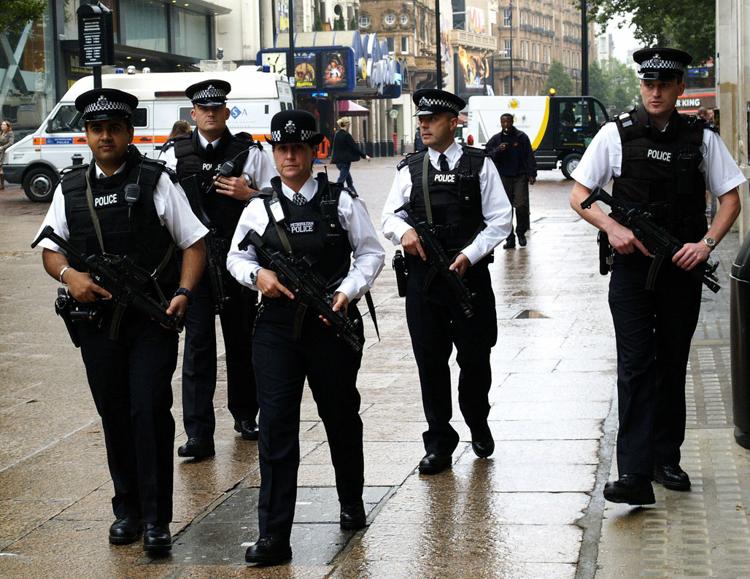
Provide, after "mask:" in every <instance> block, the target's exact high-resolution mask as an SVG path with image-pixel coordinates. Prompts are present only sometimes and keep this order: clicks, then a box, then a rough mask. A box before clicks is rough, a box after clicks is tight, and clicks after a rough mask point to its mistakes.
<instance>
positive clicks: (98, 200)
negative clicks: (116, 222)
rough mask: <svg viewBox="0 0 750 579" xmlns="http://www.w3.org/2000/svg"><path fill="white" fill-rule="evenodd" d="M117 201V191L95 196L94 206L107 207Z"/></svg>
mask: <svg viewBox="0 0 750 579" xmlns="http://www.w3.org/2000/svg"><path fill="white" fill-rule="evenodd" d="M115 203H117V193H110V194H109V195H103V196H102V197H95V198H94V207H106V206H107V205H114V204H115Z"/></svg>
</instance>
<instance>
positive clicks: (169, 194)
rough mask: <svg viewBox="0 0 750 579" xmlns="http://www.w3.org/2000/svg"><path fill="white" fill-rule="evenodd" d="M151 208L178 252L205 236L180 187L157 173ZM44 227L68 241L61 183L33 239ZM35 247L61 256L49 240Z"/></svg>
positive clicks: (102, 173)
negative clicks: (50, 228)
mask: <svg viewBox="0 0 750 579" xmlns="http://www.w3.org/2000/svg"><path fill="white" fill-rule="evenodd" d="M95 167H96V178H97V179H101V178H102V177H103V176H105V175H104V172H103V171H102V170H101V169H100V168H99V166H98V165H95ZM124 169H125V164H123V165H122V166H121V167H120V168H119V169H117V171H115V175H116V174H117V173H120V172H122V171H123V170H124ZM154 207H155V208H156V213H157V214H158V216H159V221H161V224H162V225H163V226H165V227H166V228H167V231H169V234H170V235H171V236H172V239H173V240H174V242H175V243H176V244H177V246H178V247H179V248H180V249H187V248H188V247H190V246H191V245H193V244H194V243H195V242H196V241H198V240H199V239H201V238H202V237H203V236H204V235H206V233H208V229H206V228H205V227H204V226H203V224H202V223H201V222H200V221H198V218H197V217H196V216H195V215H194V214H193V211H192V209H190V203H188V200H187V197H186V196H185V192H184V191H183V190H182V187H180V186H179V185H175V184H174V183H172V180H171V179H170V178H169V176H168V175H167V174H165V173H162V174H161V176H160V177H159V181H158V182H157V183H156V188H155V189H154ZM47 225H50V226H52V228H53V229H54V230H55V233H57V235H59V236H60V237H62V238H63V239H65V240H67V239H69V238H70V230H69V229H68V221H67V218H66V217H65V197H64V196H63V192H62V184H58V185H57V188H56V189H55V193H54V195H53V196H52V204H51V205H50V207H49V209H48V210H47V215H46V216H45V217H44V221H43V222H42V226H41V227H40V228H39V231H38V232H37V236H39V233H41V231H42V229H44V228H45V227H46V226H47ZM39 246H40V247H44V248H46V249H51V250H52V251H57V252H58V253H65V252H64V251H62V250H61V249H60V247H59V246H58V245H57V244H56V243H53V242H52V241H51V240H49V239H44V240H42V241H41V242H40V243H39ZM105 249H106V247H105Z"/></svg>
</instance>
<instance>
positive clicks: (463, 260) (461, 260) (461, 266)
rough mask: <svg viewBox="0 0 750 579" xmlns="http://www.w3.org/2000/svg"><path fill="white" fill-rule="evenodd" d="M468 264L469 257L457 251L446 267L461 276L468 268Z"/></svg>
mask: <svg viewBox="0 0 750 579" xmlns="http://www.w3.org/2000/svg"><path fill="white" fill-rule="evenodd" d="M469 266H471V262H470V261H469V258H468V257H466V256H465V255H464V254H463V253H459V254H458V255H457V256H456V259H454V260H453V263H452V264H451V265H450V267H449V268H448V269H450V270H452V271H455V272H456V273H457V274H458V275H459V276H461V277H463V276H464V274H465V273H466V270H467V269H469Z"/></svg>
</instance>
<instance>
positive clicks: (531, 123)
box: [464, 95, 608, 179]
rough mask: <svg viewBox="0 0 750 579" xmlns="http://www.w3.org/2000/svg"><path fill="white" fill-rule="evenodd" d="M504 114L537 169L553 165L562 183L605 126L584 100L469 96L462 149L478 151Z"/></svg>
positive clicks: (598, 108)
mask: <svg viewBox="0 0 750 579" xmlns="http://www.w3.org/2000/svg"><path fill="white" fill-rule="evenodd" d="M504 113H510V114H512V115H513V126H515V127H516V128H517V129H519V130H520V131H523V132H524V133H526V135H527V136H528V137H529V140H530V141H531V148H532V149H534V157H535V158H536V163H537V168H538V169H540V170H543V169H555V168H557V166H558V165H559V166H560V169H562V172H563V175H565V178H566V179H570V174H571V173H572V172H573V170H574V169H575V168H576V167H577V166H578V161H580V160H581V157H582V156H583V152H584V151H585V150H586V147H588V145H589V143H590V142H591V139H593V138H594V135H596V133H597V132H598V131H599V127H601V126H602V125H603V124H604V123H605V122H606V121H607V120H608V118H607V111H606V109H605V108H604V105H603V104H602V103H601V102H600V101H599V100H597V99H595V98H594V97H590V96H583V97H581V96H554V95H552V96H473V97H469V115H468V116H469V121H468V127H467V128H466V129H464V137H465V139H466V144H467V145H470V146H473V147H484V145H486V144H487V141H489V140H490V138H491V137H492V136H493V135H495V134H496V133H499V132H500V115H502V114H504Z"/></svg>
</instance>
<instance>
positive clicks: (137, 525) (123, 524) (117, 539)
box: [109, 517, 143, 545]
mask: <svg viewBox="0 0 750 579" xmlns="http://www.w3.org/2000/svg"><path fill="white" fill-rule="evenodd" d="M142 532H143V523H142V522H141V520H140V519H135V518H132V519H131V518H128V517H125V518H124V519H117V520H116V521H115V522H114V523H112V526H111V527H110V528H109V542H110V543H112V544H113V545H130V543H135V542H136V541H137V540H138V538H139V537H140V536H141V533H142Z"/></svg>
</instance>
